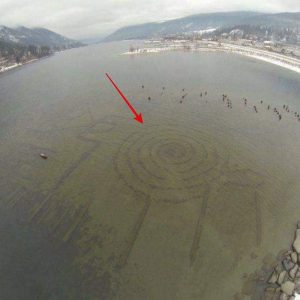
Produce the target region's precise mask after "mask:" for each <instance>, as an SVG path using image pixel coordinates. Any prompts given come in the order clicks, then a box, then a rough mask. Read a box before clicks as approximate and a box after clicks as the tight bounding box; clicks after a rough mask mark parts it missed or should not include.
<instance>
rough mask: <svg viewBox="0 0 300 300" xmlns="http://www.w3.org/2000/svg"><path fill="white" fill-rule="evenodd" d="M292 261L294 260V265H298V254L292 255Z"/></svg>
mask: <svg viewBox="0 0 300 300" xmlns="http://www.w3.org/2000/svg"><path fill="white" fill-rule="evenodd" d="M291 259H292V262H293V263H294V264H296V263H297V260H298V255H297V253H296V252H293V253H291Z"/></svg>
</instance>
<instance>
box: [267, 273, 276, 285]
mask: <svg viewBox="0 0 300 300" xmlns="http://www.w3.org/2000/svg"><path fill="white" fill-rule="evenodd" d="M277 279H278V273H277V272H276V271H275V270H274V271H273V273H272V274H271V276H270V278H269V280H268V283H270V284H273V283H276V281H277Z"/></svg>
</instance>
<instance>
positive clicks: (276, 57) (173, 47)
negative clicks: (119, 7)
mask: <svg viewBox="0 0 300 300" xmlns="http://www.w3.org/2000/svg"><path fill="white" fill-rule="evenodd" d="M156 45H157V44H156ZM178 50H181V51H182V50H183V51H192V52H224V53H233V54H239V55H243V56H246V57H251V58H254V59H257V60H261V61H264V62H268V63H271V64H273V65H277V66H280V67H283V68H285V69H289V70H291V71H294V72H296V73H300V59H296V58H293V57H289V56H286V55H283V54H279V53H275V52H270V51H267V50H263V49H257V48H253V47H247V46H240V45H235V44H229V43H218V42H201V43H192V42H190V43H186V41H184V42H181V41H174V42H173V43H171V44H161V45H159V44H158V45H157V46H156V47H145V48H141V49H137V50H134V51H131V52H125V53H122V54H123V55H137V54H147V53H160V52H165V51H178Z"/></svg>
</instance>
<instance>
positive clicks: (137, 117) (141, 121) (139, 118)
mask: <svg viewBox="0 0 300 300" xmlns="http://www.w3.org/2000/svg"><path fill="white" fill-rule="evenodd" d="M134 119H135V120H136V121H138V122H140V123H142V124H143V123H144V121H143V117H142V114H141V113H140V114H139V115H136V116H135V118H134Z"/></svg>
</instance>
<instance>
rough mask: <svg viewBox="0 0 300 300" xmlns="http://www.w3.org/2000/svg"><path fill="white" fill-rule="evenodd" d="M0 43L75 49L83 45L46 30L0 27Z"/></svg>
mask: <svg viewBox="0 0 300 300" xmlns="http://www.w3.org/2000/svg"><path fill="white" fill-rule="evenodd" d="M0 41H2V42H7V43H17V44H22V45H34V46H47V47H50V48H55V47H58V48H73V47H79V46H82V45H83V44H82V43H81V42H78V41H75V40H72V39H69V38H66V37H64V36H62V35H60V34H58V33H55V32H53V31H50V30H48V29H45V28H32V29H30V28H26V27H23V26H21V27H17V28H9V27H6V26H0Z"/></svg>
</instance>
